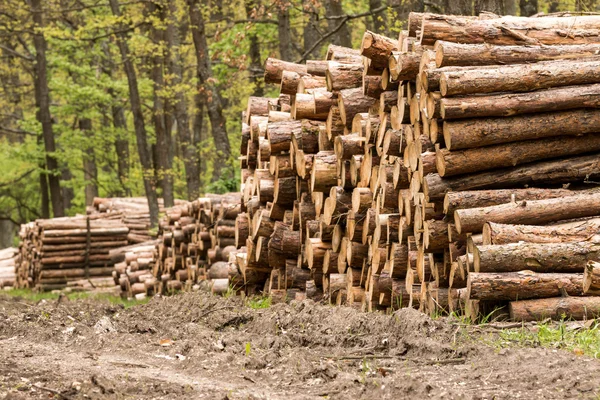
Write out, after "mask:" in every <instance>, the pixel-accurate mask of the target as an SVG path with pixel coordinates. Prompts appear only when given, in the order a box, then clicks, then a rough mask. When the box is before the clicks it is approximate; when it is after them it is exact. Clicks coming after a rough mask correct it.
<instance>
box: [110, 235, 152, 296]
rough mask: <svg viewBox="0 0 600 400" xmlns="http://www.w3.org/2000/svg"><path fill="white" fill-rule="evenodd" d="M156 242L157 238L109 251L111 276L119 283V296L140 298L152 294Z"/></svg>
mask: <svg viewBox="0 0 600 400" xmlns="http://www.w3.org/2000/svg"><path fill="white" fill-rule="evenodd" d="M157 244H158V240H151V241H148V242H144V243H139V244H134V245H129V246H124V247H120V248H118V249H115V250H111V251H110V253H109V254H110V258H111V261H112V262H113V264H114V270H113V272H112V277H113V280H114V283H115V284H116V285H119V288H120V295H121V297H124V298H134V297H135V298H136V299H138V300H141V299H143V298H145V297H146V295H152V294H154V290H155V287H156V278H155V277H154V268H155V265H156V258H157V247H156V246H157Z"/></svg>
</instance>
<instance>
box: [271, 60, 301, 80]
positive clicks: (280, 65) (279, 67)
mask: <svg viewBox="0 0 600 400" xmlns="http://www.w3.org/2000/svg"><path fill="white" fill-rule="evenodd" d="M283 71H292V72H296V73H298V74H302V75H304V74H306V65H304V64H295V63H292V62H287V61H282V60H278V59H276V58H267V60H266V61H265V83H277V84H280V83H281V78H282V75H283Z"/></svg>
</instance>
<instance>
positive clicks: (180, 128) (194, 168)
mask: <svg viewBox="0 0 600 400" xmlns="http://www.w3.org/2000/svg"><path fill="white" fill-rule="evenodd" d="M169 7H170V20H169V25H168V27H167V31H166V33H167V42H168V44H169V48H170V59H169V64H168V65H169V69H170V71H169V72H170V74H171V75H172V83H173V86H174V87H179V88H180V89H179V90H177V91H176V93H175V102H174V104H173V108H174V113H175V120H176V121H177V135H178V138H179V144H180V146H181V153H182V158H183V165H184V167H185V179H186V187H187V195H188V200H194V199H196V198H198V197H199V196H200V160H199V157H198V148H197V147H196V143H195V142H194V140H193V137H192V132H191V131H190V121H189V116H188V104H187V98H186V96H185V93H184V92H183V89H181V84H182V82H183V63H182V59H181V53H180V52H181V48H180V46H181V35H180V31H179V26H180V24H187V20H186V19H183V20H179V19H178V18H177V15H178V9H177V4H176V2H175V1H171V2H169ZM185 30H187V29H185ZM201 112H202V110H201Z"/></svg>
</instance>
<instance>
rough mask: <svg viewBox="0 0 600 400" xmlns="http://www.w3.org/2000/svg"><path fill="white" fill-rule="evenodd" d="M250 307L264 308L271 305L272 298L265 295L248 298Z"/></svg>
mask: <svg viewBox="0 0 600 400" xmlns="http://www.w3.org/2000/svg"><path fill="white" fill-rule="evenodd" d="M246 304H247V305H248V307H250V308H253V309H255V310H259V309H262V308H269V307H271V298H270V297H268V296H265V297H251V298H249V299H248V301H247V303H246Z"/></svg>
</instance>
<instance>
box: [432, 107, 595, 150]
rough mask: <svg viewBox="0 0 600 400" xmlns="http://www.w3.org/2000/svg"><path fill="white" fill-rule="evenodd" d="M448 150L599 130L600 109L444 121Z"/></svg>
mask: <svg viewBox="0 0 600 400" xmlns="http://www.w3.org/2000/svg"><path fill="white" fill-rule="evenodd" d="M443 130H444V142H445V143H446V147H447V148H448V150H459V149H468V148H474V147H482V146H489V145H492V144H500V143H512V142H517V141H525V140H531V139H541V138H545V137H552V136H559V135H583V134H586V133H596V132H598V131H600V111H598V110H589V109H581V110H572V111H559V112H554V113H542V114H530V115H523V116H516V117H508V118H506V117H504V118H503V117H500V118H488V119H466V120H459V121H444V126H443Z"/></svg>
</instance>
